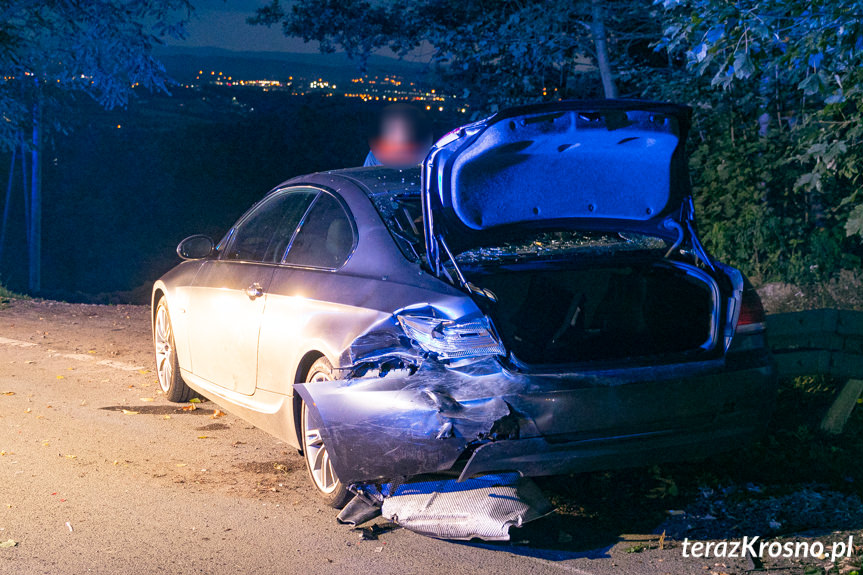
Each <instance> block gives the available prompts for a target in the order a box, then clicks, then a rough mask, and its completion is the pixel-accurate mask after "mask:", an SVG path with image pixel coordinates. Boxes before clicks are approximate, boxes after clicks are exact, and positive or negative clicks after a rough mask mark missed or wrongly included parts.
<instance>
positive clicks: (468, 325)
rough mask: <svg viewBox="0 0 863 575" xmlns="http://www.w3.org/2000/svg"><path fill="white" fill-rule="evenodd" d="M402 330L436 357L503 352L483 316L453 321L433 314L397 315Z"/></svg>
mask: <svg viewBox="0 0 863 575" xmlns="http://www.w3.org/2000/svg"><path fill="white" fill-rule="evenodd" d="M398 320H399V323H400V324H401V326H402V329H403V330H404V332H405V334H407V336H408V337H409V338H411V339H412V340H414V341H415V342H417V344H419V346H420V347H421V348H423V349H424V350H425V351H428V352H431V353H434V354H437V356H438V358H440V359H464V358H469V357H480V356H489V355H506V350H505V349H504V347H503V344H502V343H501V342H500V340H499V339H498V338H497V335H495V333H494V330H493V329H492V327H491V322H490V321H489V319H488V318H487V317H483V318H478V319H472V320H468V321H453V320H448V319H441V318H435V317H426V316H416V315H400V316H398Z"/></svg>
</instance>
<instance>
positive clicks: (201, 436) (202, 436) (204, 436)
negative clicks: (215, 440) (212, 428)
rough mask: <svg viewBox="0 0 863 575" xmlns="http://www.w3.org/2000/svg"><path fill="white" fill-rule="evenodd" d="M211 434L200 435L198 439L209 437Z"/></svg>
mask: <svg viewBox="0 0 863 575" xmlns="http://www.w3.org/2000/svg"><path fill="white" fill-rule="evenodd" d="M208 437H209V435H199V436H198V439H207V438H208Z"/></svg>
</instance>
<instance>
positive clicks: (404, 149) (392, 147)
mask: <svg viewBox="0 0 863 575" xmlns="http://www.w3.org/2000/svg"><path fill="white" fill-rule="evenodd" d="M431 146H432V129H431V123H430V122H429V120H428V118H427V117H426V115H425V114H424V113H423V112H422V111H421V110H419V109H417V108H414V107H413V106H410V105H408V104H393V105H391V106H387V107H386V108H384V109H383V111H381V117H380V121H379V122H378V125H377V129H376V131H375V133H374V134H372V137H371V138H370V139H369V147H370V148H371V150H370V151H369V153H368V155H367V156H366V161H365V162H364V163H363V165H364V166H390V167H395V168H406V167H410V166H416V165H417V164H419V163H420V162H422V161H423V160H424V159H425V157H426V154H428V151H429V149H430V148H431Z"/></svg>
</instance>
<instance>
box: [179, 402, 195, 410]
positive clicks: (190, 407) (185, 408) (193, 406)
mask: <svg viewBox="0 0 863 575" xmlns="http://www.w3.org/2000/svg"><path fill="white" fill-rule="evenodd" d="M180 409H182V410H183V411H195V410H196V409H198V408H197V407H195V405H194V404H192V403H190V404H189V405H184V406H183V407H181V408H180Z"/></svg>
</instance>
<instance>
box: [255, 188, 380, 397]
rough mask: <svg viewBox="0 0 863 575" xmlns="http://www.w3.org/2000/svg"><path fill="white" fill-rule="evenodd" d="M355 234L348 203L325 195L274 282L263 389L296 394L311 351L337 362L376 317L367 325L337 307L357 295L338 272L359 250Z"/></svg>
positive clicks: (263, 351)
mask: <svg viewBox="0 0 863 575" xmlns="http://www.w3.org/2000/svg"><path fill="white" fill-rule="evenodd" d="M355 228H356V226H355V224H354V223H353V221H352V218H351V216H350V215H349V212H348V210H347V209H346V206H345V205H344V203H343V201H342V200H341V199H339V198H337V197H336V196H335V195H334V194H331V193H329V192H326V191H321V193H320V195H319V196H318V197H317V199H316V200H315V203H314V204H312V206H311V208H309V212H308V214H306V217H305V218H304V220H303V223H302V225H301V227H300V229H299V231H298V232H297V234H296V236H295V237H294V239H293V240H292V242H291V245H290V247H289V249H288V251H287V255H286V257H285V260H284V265H281V266H279V269H277V270H276V273H275V276H274V277H273V281H272V284H271V286H272V287H271V289H270V293H269V294H268V300H267V309H266V311H265V312H264V320H263V324H262V328H261V339H260V352H259V358H260V361H259V364H258V387H260V388H261V389H266V390H268V391H276V392H280V393H287V394H290V393H291V384H293V383H294V376H295V375H296V372H297V366H298V364H299V362H300V360H301V359H302V355H303V354H304V353H305V352H306V351H308V350H310V349H314V350H317V351H320V352H323V353H325V354H330V357H333V354H335V353H336V352H338V351H339V350H340V345H341V343H343V342H340V338H344V339H346V340H347V341H350V339H349V338H350V335H351V333H352V326H353V325H354V324H356V323H357V322H360V323H363V321H365V323H363V325H367V324H368V323H369V322H370V321H371V320H372V319H373V318H374V317H376V316H375V313H374V312H371V311H370V312H368V314H369V318H367V319H365V320H363V318H361V317H360V316H361V315H362V314H361V311H360V310H357V309H354V308H350V307H349V306H346V305H340V304H338V303H335V302H336V301H338V300H339V299H344V298H345V297H346V296H348V295H349V294H350V292H351V290H355V289H356V285H355V282H356V281H358V280H354V281H353V282H352V281H351V280H352V278H346V277H344V276H342V274H340V273H339V272H338V269H339V268H341V267H342V266H343V265H344V264H345V262H346V261H347V260H348V259H349V257H350V255H351V253H352V252H353V250H354V248H355V246H356V241H357V239H356V229H355ZM346 312H350V313H346ZM322 326H328V327H322Z"/></svg>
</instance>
